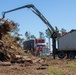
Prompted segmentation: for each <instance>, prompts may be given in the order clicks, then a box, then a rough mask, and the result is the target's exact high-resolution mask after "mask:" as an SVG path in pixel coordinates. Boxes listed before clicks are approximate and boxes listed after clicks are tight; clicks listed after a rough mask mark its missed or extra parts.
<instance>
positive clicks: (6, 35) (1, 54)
mask: <svg viewBox="0 0 76 75" xmlns="http://www.w3.org/2000/svg"><path fill="white" fill-rule="evenodd" d="M15 25H16V24H15V23H14V22H13V21H8V20H6V19H0V60H1V61H5V60H10V61H11V60H12V59H14V58H15V55H16V54H20V53H21V51H22V48H21V47H20V45H19V44H18V43H17V38H15V37H14V36H12V35H11V34H10V32H11V31H12V30H13V29H14V28H15Z"/></svg>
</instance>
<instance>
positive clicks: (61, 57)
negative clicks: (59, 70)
mask: <svg viewBox="0 0 76 75" xmlns="http://www.w3.org/2000/svg"><path fill="white" fill-rule="evenodd" d="M65 56H66V54H65V52H64V51H60V52H59V53H58V57H59V58H60V59H63V58H64V57H65Z"/></svg>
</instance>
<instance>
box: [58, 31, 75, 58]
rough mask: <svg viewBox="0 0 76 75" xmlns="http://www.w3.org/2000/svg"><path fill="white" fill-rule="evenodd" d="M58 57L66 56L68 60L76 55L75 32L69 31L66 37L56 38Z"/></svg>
mask: <svg viewBox="0 0 76 75" xmlns="http://www.w3.org/2000/svg"><path fill="white" fill-rule="evenodd" d="M57 42H58V50H57V53H58V57H59V58H60V59H62V58H64V57H65V56H67V58H69V59H74V58H75V55H76V30H71V31H70V32H68V33H67V34H66V35H63V36H61V37H59V38H58V40H57Z"/></svg>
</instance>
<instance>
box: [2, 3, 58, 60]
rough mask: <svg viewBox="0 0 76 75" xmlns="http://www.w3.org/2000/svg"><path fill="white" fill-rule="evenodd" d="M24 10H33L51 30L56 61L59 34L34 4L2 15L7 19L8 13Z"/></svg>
mask: <svg viewBox="0 0 76 75" xmlns="http://www.w3.org/2000/svg"><path fill="white" fill-rule="evenodd" d="M23 8H29V9H31V10H32V12H33V13H35V14H36V15H37V16H38V17H39V18H40V19H41V20H42V21H43V22H44V23H45V24H46V26H47V27H48V30H49V32H50V35H51V37H50V38H52V47H53V59H55V56H56V52H57V49H56V39H57V37H58V32H57V31H56V30H55V29H54V28H53V27H52V25H51V24H50V23H49V21H48V20H47V19H46V18H45V17H44V16H43V15H42V14H41V12H40V11H39V10H38V9H37V8H36V7H35V6H34V5H33V4H28V5H24V6H21V7H18V8H15V9H12V10H9V11H5V12H3V14H2V18H5V14H7V13H10V12H13V11H16V10H20V9H23Z"/></svg>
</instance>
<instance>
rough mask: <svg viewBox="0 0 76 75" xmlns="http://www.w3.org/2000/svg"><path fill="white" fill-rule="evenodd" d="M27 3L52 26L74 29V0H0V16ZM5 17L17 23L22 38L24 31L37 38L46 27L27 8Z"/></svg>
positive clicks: (75, 1) (75, 19)
mask: <svg viewBox="0 0 76 75" xmlns="http://www.w3.org/2000/svg"><path fill="white" fill-rule="evenodd" d="M27 4H33V5H34V6H35V7H36V8H37V9H38V10H39V11H40V12H41V13H42V14H43V15H44V16H45V18H46V19H47V20H48V21H49V22H50V24H51V25H52V27H53V28H55V26H57V27H58V29H59V30H61V29H62V28H64V29H66V30H67V31H70V30H72V29H76V0H7V1H6V0H0V18H2V12H4V11H8V10H11V9H14V8H17V7H21V6H24V5H27ZM5 18H6V19H10V20H13V21H15V22H17V23H19V25H20V26H19V28H20V31H19V33H20V34H22V36H21V37H23V38H25V32H26V31H28V32H30V34H31V35H35V36H36V37H37V38H39V32H43V33H45V30H46V29H47V26H46V25H45V23H44V22H43V21H42V20H41V19H40V18H39V17H38V16H37V15H35V14H34V13H33V12H32V11H31V10H30V9H27V8H24V9H21V10H17V11H14V12H11V13H8V14H6V16H5Z"/></svg>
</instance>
